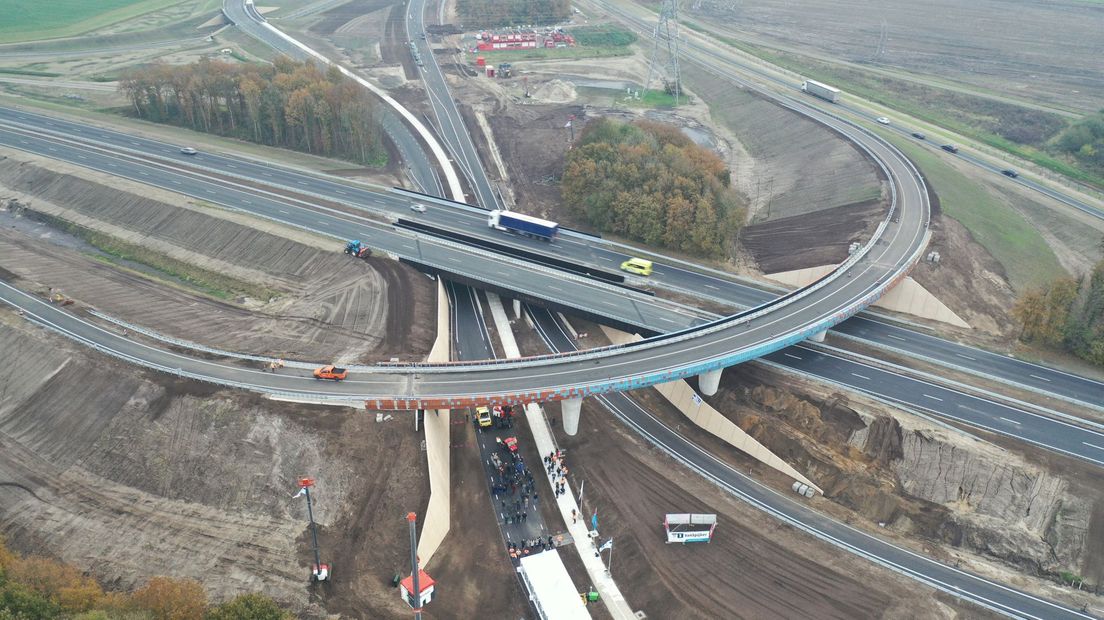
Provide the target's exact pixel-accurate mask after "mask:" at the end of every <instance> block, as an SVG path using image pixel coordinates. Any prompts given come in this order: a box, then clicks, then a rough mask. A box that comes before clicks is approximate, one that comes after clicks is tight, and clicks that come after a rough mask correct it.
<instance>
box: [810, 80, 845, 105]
mask: <svg viewBox="0 0 1104 620" xmlns="http://www.w3.org/2000/svg"><path fill="white" fill-rule="evenodd" d="M801 90H803V91H805V92H807V93H809V94H810V95H814V96H816V97H820V98H821V99H824V100H827V101H831V102H832V103H836V102H837V101H839V96H840V90H839V89H838V88H833V87H832V86H829V85H827V84H822V83H820V82H815V81H813V80H805V81H804V82H802V83H801Z"/></svg>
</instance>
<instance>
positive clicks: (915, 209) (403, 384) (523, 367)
mask: <svg viewBox="0 0 1104 620" xmlns="http://www.w3.org/2000/svg"><path fill="white" fill-rule="evenodd" d="M793 105H794V106H800V105H801V104H799V103H794V104H793ZM801 111H802V112H804V113H806V114H809V115H810V116H813V117H815V118H817V119H818V120H820V121H821V122H824V123H825V124H828V125H829V126H831V127H833V128H834V129H836V130H837V131H839V132H840V133H842V134H844V135H846V136H848V137H849V138H851V139H852V140H855V141H856V143H857V144H858V145H859V146H860V148H863V149H864V150H866V151H867V152H868V153H869V154H870V155H871V156H872V157H873V158H874V160H875V161H876V162H878V163H879V164H880V165H881V166H882V168H883V170H884V171H885V173H886V175H887V177H888V179H889V183H890V187H891V190H892V200H891V206H890V209H889V211H888V212H887V214H886V217H885V220H884V221H882V223H881V224H880V225H879V226H878V229H877V231H876V233H875V234H874V236H873V237H872V238H871V239H870V240H869V241H868V242H867V243H866V244H865V245H864V246H863V247H862V248H861V249H860V250H859V251H858V252H856V253H855V254H854V255H852V256H851V257H850V258H849V259H848V260H847V261H846V262H845V263H844V264H843V265H841V266H840V267H839V268H838V269H836V270H835V271H833V272H832V273H830V274H828V275H827V276H825V277H824V278H822V279H821V280H819V281H817V282H815V283H814V284H812V285H810V286H808V287H806V288H804V289H801V290H798V291H795V292H793V293H791V294H789V295H787V296H785V297H782V298H779V299H777V300H775V301H774V302H772V303H770V304H768V305H766V306H761V307H759V308H755V309H752V310H749V311H747V312H744V313H742V314H740V315H737V316H733V317H727V318H724V319H720V320H717V321H715V322H713V323H709V324H706V325H702V326H697V327H694V328H691V329H687V330H684V331H682V332H676V333H672V334H666V335H663V336H659V337H656V338H652V339H648V340H644V341H642V342H639V343H634V344H627V345H621V346H611V347H604V348H599V349H592V350H589V351H584V352H579V353H573V354H565V355H546V356H539V357H530V358H522V359H517V360H509V361H485V362H451V363H442V364H428V363H421V364H419V363H411V364H383V365H378V366H372V367H368V368H366V369H365V370H364V371H363V372H357V373H356V374H352V375H350V378H349V379H348V380H346V381H342V382H340V383H328V382H327V383H320V382H318V381H315V380H313V379H312V378H311V377H310V376H309V374H308V373H306V372H303V371H296V370H294V369H289V371H288V372H287V373H281V374H277V375H273V374H270V373H264V372H260V371H259V370H255V369H250V368H243V367H242V366H240V365H235V364H231V363H228V362H220V361H214V360H203V359H198V358H194V357H190V356H186V355H181V354H178V353H174V352H171V351H165V350H163V349H160V348H157V347H153V346H149V345H146V344H143V343H139V342H134V341H131V340H129V339H127V338H125V337H122V336H120V335H119V334H118V333H115V332H112V331H110V330H105V329H102V328H100V327H97V326H95V325H93V324H91V323H88V322H86V321H84V320H82V319H80V318H78V317H75V316H73V315H71V314H69V313H67V312H64V311H62V310H60V309H59V308H56V307H54V306H52V305H50V304H48V303H44V302H43V301H42V300H39V299H37V298H35V297H33V296H30V295H27V294H25V293H21V292H20V291H18V290H16V289H14V288H11V287H7V286H2V287H0V298H3V299H5V300H7V301H9V303H12V304H13V305H16V306H19V307H22V308H23V309H24V310H25V312H26V313H27V315H28V316H29V317H31V318H33V319H34V320H36V321H37V322H39V323H42V324H43V325H46V326H49V327H51V328H53V329H56V330H58V331H60V332H62V333H64V334H66V335H69V336H70V337H72V338H74V339H76V340H79V341H81V342H84V343H86V344H89V345H91V346H94V347H95V348H97V349H99V350H101V351H103V352H105V353H108V354H111V355H114V356H116V357H120V358H122V359H125V360H127V361H130V362H133V363H136V364H141V365H144V366H147V367H150V368H154V369H158V370H163V371H166V372H171V373H174V374H177V375H180V376H185V377H190V378H195V379H199V380H203V381H209V382H214V383H219V384H222V385H228V386H235V387H241V388H245V389H250V390H254V391H260V392H265V393H270V394H278V395H284V396H289V397H301V398H308V399H312V400H329V399H333V400H338V401H342V402H349V401H351V400H361V401H364V402H366V403H367V405H368V406H369V407H371V408H380V409H443V408H450V407H463V406H470V405H474V404H479V403H522V402H533V401H549V400H567V401H568V403H567V406H566V407H565V410H566V411H567V412H568V414H569V415H570V414H571V412H572V411H573V410H574V411H576V412H577V411H578V405H579V402H580V400H579V399H581V398H583V397H586V396H589V395H593V394H600V393H604V392H610V391H620V390H631V389H636V388H641V387H647V386H651V385H654V384H657V383H664V382H668V381H672V380H675V379H680V378H686V377H689V376H692V375H704V377H703V381H702V384H703V387H704V389H705V391H707V392H708V391H709V387H710V384H712V386H714V387H715V385H716V381H717V379H718V378H719V371H720V370H721V369H722V368H724V367H726V366H732V365H735V364H739V363H741V362H744V361H747V360H751V359H754V358H756V357H759V356H761V355H764V354H766V353H770V352H772V351H776V350H778V349H781V348H783V347H786V346H789V345H791V344H794V343H796V342H799V341H801V340H804V339H807V338H811V337H816V336H818V335H819V334H821V333H823V332H824V331H825V330H827V329H829V328H830V327H832V326H833V325H835V324H837V323H839V322H841V321H843V320H844V319H846V318H848V317H850V316H852V315H853V314H855V313H857V312H859V311H860V310H862V309H864V308H866V307H867V306H869V305H870V304H872V303H873V302H874V301H876V300H877V299H878V298H879V297H880V296H881V295H882V294H883V293H884V292H885V291H886V290H888V289H889V288H890V287H891V286H893V285H894V284H895V283H897V282H898V281H899V280H900V279H901V278H903V277H904V276H905V275H906V274H907V272H908V271H909V269H910V268H911V267H912V266H913V265H914V264H915V263H916V262H917V261H918V260H919V258H920V256H921V255H922V253H923V250H924V247H925V245H926V243H927V239H928V223H929V217H930V208H929V203H928V196H927V191H926V188H925V187H924V183H923V181H922V179H921V178H920V175H919V173H918V172H917V170H916V169H915V168H914V167H913V166H912V164H911V163H910V162H909V161H908V160H907V159H906V158H905V157H904V156H903V155H902V154H901V153H899V152H898V151H897V150H896V149H894V148H893V147H892V146H890V145H889V144H888V143H886V142H885V141H883V140H881V139H880V138H878V137H877V136H875V135H873V134H871V133H869V132H867V131H865V130H862V129H860V128H858V127H856V126H853V125H851V124H849V123H847V122H845V121H842V120H840V119H837V118H835V117H833V116H830V115H827V114H824V113H821V112H818V111H816V110H815V109H812V108H809V109H807V110H801ZM293 373H298V374H293ZM569 424H571V420H565V427H568V428H569V429H570V430H573V429H571V426H574V424H571V426H569Z"/></svg>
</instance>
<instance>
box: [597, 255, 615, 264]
mask: <svg viewBox="0 0 1104 620" xmlns="http://www.w3.org/2000/svg"><path fill="white" fill-rule="evenodd" d="M598 258H600V259H602V260H608V261H609V262H611V263H616V262H617V259H616V258H610V257H608V256H599V257H598Z"/></svg>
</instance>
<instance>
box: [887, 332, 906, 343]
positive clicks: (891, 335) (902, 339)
mask: <svg viewBox="0 0 1104 620" xmlns="http://www.w3.org/2000/svg"><path fill="white" fill-rule="evenodd" d="M886 336H889V337H890V338H893V339H894V340H900V341H901V342H908V340H906V339H904V338H902V337H900V336H894V335H893V334H886Z"/></svg>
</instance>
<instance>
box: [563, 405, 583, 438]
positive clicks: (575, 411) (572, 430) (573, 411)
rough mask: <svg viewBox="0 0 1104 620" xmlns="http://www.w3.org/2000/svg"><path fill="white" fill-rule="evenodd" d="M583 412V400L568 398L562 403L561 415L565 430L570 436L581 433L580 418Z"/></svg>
mask: <svg viewBox="0 0 1104 620" xmlns="http://www.w3.org/2000/svg"><path fill="white" fill-rule="evenodd" d="M582 411H583V399H582V398H578V397H577V398H568V399H567V400H561V401H560V413H561V414H562V415H563V429H564V432H565V433H567V434H568V435H575V434H576V433H578V432H579V417H580V416H581V415H582Z"/></svg>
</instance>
